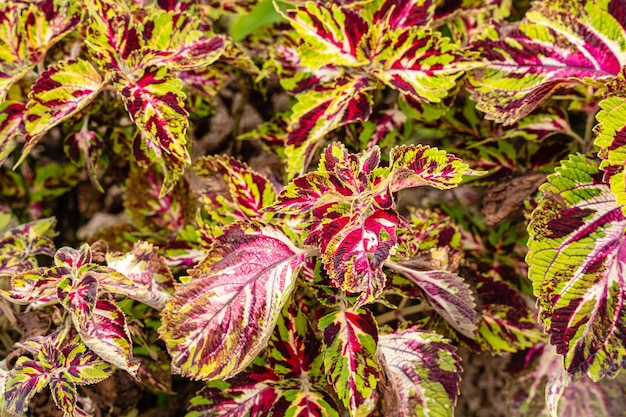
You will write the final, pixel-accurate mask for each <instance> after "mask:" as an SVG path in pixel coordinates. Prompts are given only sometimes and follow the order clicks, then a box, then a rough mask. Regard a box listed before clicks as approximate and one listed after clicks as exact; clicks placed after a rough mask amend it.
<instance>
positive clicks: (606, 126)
mask: <svg viewBox="0 0 626 417" xmlns="http://www.w3.org/2000/svg"><path fill="white" fill-rule="evenodd" d="M625 84H626V73H625V72H624V71H622V72H621V73H620V74H619V76H618V77H617V78H616V79H615V80H613V81H612V82H610V83H609V85H608V86H607V92H606V94H605V95H606V97H605V98H604V99H603V100H602V101H600V103H599V106H600V109H601V110H600V111H599V112H598V114H597V115H596V119H597V120H598V122H599V125H598V126H597V127H596V133H597V137H596V140H595V142H594V144H595V145H597V146H599V147H600V152H598V156H599V157H601V158H602V163H601V164H600V168H601V169H603V170H604V171H605V174H604V180H605V181H607V182H609V183H610V185H611V193H613V195H614V196H615V198H616V201H617V204H619V205H621V206H622V207H626V183H625V182H624V163H625V161H626V148H625V147H624V144H625V143H626V123H625V122H624V117H626V89H625V88H624V85H625ZM623 210H624V212H625V213H626V208H623Z"/></svg>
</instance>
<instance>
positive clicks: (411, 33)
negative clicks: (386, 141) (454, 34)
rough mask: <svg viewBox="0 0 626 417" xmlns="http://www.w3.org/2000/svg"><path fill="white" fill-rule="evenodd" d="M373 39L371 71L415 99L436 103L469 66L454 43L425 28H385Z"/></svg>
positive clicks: (392, 86) (453, 85)
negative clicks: (379, 36)
mask: <svg viewBox="0 0 626 417" xmlns="http://www.w3.org/2000/svg"><path fill="white" fill-rule="evenodd" d="M377 41H378V45H377V50H376V52H375V54H376V57H375V60H376V61H377V62H379V63H380V65H379V66H378V67H375V68H374V70H373V71H372V74H373V75H374V76H375V77H376V78H378V79H379V80H381V81H382V82H384V83H385V84H386V85H388V86H389V87H391V88H393V89H394V90H397V91H399V92H400V93H401V94H403V95H405V96H408V97H409V98H410V99H412V100H417V101H418V102H428V103H439V102H440V101H441V100H442V99H443V98H444V97H446V96H447V95H448V92H449V91H450V90H452V88H453V87H455V86H456V79H457V78H459V77H460V76H461V75H463V71H464V67H469V64H468V63H465V62H464V58H463V56H462V54H460V53H459V52H458V47H457V46H456V45H455V44H454V43H451V42H448V39H446V38H443V37H441V36H440V35H439V34H438V32H432V31H430V30H428V29H424V28H415V27H413V28H406V29H402V30H396V31H388V32H385V33H383V34H382V38H381V39H379V40H377Z"/></svg>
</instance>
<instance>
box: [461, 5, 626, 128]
mask: <svg viewBox="0 0 626 417" xmlns="http://www.w3.org/2000/svg"><path fill="white" fill-rule="evenodd" d="M609 3H612V4H613V5H612V6H609ZM618 3H619V2H617V1H615V2H602V3H599V2H595V1H588V2H580V1H576V0H559V1H554V2H547V3H546V2H535V3H534V4H533V7H532V8H531V10H530V11H529V12H527V13H526V15H525V18H524V20H522V21H521V22H519V23H516V24H512V25H505V26H503V27H502V28H500V33H499V34H498V35H497V38H496V39H491V38H486V39H484V40H482V41H479V42H476V44H475V45H474V46H475V47H476V48H477V49H480V50H482V51H483V52H484V59H485V60H486V61H488V62H489V65H488V66H486V67H485V68H483V69H481V70H479V71H477V72H475V73H474V75H473V78H472V80H471V82H470V86H471V88H472V98H473V99H474V100H476V101H477V102H478V105H477V108H478V109H480V110H482V111H484V112H485V113H487V117H488V118H490V119H493V120H495V121H497V122H501V123H505V124H512V123H514V122H516V121H517V120H518V119H520V118H521V117H523V116H525V115H527V114H529V113H530V112H531V111H532V110H534V109H535V108H536V107H537V106H538V105H539V104H540V103H541V102H542V101H543V100H545V99H546V98H547V97H548V96H549V95H550V94H552V92H553V91H554V90H555V89H557V88H558V87H564V86H572V85H577V84H581V83H584V82H589V80H607V79H611V78H613V77H615V76H617V74H618V73H619V71H620V69H621V68H622V67H623V66H624V65H625V64H626V26H625V25H624V22H623V16H622V15H620V10H621V9H620V6H615V5H616V4H618ZM620 19H621V20H620Z"/></svg>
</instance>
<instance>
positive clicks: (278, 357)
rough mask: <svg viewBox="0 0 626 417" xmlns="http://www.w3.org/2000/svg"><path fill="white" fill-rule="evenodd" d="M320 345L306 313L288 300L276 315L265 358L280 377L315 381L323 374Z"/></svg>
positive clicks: (306, 382)
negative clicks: (278, 316)
mask: <svg viewBox="0 0 626 417" xmlns="http://www.w3.org/2000/svg"><path fill="white" fill-rule="evenodd" d="M321 346H322V343H321V341H320V340H319V339H318V337H317V335H316V334H315V332H314V331H313V328H312V327H311V325H310V324H309V322H308V320H307V318H306V316H305V315H304V314H303V313H302V311H301V310H300V309H299V308H298V306H297V305H296V304H295V303H293V302H291V303H289V304H287V305H286V306H285V307H284V308H283V312H282V314H281V316H280V318H279V319H278V322H277V324H276V330H275V331H274V333H273V335H272V337H271V339H270V340H269V343H268V346H267V353H266V358H267V361H268V364H269V366H270V367H271V369H272V370H273V371H274V372H275V373H276V374H277V375H280V376H281V377H282V378H284V379H298V378H299V379H300V380H301V381H303V383H304V384H308V383H309V382H311V383H315V382H318V381H319V379H321V377H322V376H323V375H324V374H323V373H322V361H323V357H322V355H320V353H321Z"/></svg>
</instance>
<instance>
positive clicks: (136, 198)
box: [124, 167, 195, 235]
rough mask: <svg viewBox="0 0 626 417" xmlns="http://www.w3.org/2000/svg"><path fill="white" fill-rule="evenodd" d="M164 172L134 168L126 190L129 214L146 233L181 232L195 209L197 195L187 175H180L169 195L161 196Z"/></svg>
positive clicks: (136, 225)
mask: <svg viewBox="0 0 626 417" xmlns="http://www.w3.org/2000/svg"><path fill="white" fill-rule="evenodd" d="M165 181H166V180H165V179H164V175H163V174H162V173H161V172H160V171H159V170H158V169H157V168H156V167H151V168H150V169H148V170H146V171H144V170H142V169H138V168H133V169H131V171H130V174H129V175H128V179H127V181H126V188H125V190H124V200H125V201H124V202H125V208H126V213H127V214H128V217H129V219H130V220H131V222H132V223H133V224H134V225H135V227H136V228H137V229H139V230H140V231H142V232H153V233H168V234H169V235H175V234H176V233H179V232H180V231H181V230H182V229H183V228H184V226H185V225H186V223H187V221H189V219H190V218H192V217H193V214H194V212H195V198H194V195H193V193H192V192H191V190H190V187H189V183H188V182H187V180H186V179H185V178H180V179H179V180H178V182H177V183H176V184H175V185H174V186H173V187H172V188H171V189H170V192H169V193H168V194H167V195H161V191H162V190H163V187H164V184H165Z"/></svg>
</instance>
